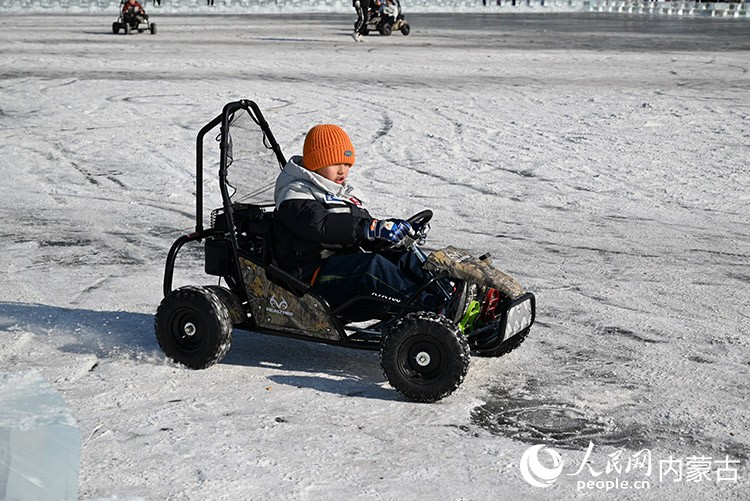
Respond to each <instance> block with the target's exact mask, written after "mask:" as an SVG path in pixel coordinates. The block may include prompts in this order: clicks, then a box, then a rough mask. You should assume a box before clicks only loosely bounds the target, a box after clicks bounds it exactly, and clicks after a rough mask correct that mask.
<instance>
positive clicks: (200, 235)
mask: <svg viewBox="0 0 750 501" xmlns="http://www.w3.org/2000/svg"><path fill="white" fill-rule="evenodd" d="M242 110H244V111H247V113H248V114H249V115H250V117H251V118H252V119H253V120H254V121H255V123H256V124H258V126H259V127H260V129H261V131H262V132H263V136H264V139H265V141H267V144H268V147H269V149H271V150H273V152H274V154H275V155H276V160H277V161H278V162H279V166H280V167H283V166H284V165H285V164H286V158H285V157H284V154H283V153H282V152H281V146H279V143H278V142H277V141H276V138H275V137H274V135H273V133H272V132H271V128H270V127H269V125H268V122H267V121H266V119H265V117H264V116H263V113H262V112H261V111H260V108H259V107H258V105H257V104H256V103H255V102H254V101H250V100H248V99H241V100H239V101H233V102H231V103H227V104H226V105H225V106H224V109H223V110H222V112H221V113H220V114H219V115H217V116H216V117H215V118H214V119H213V120H211V121H210V122H208V123H207V124H206V125H204V126H203V127H202V128H201V129H200V131H198V136H197V138H196V144H195V231H194V232H193V233H190V234H188V235H183V236H181V237H180V238H178V239H177V240H176V241H175V242H174V244H172V247H171V248H170V249H169V254H167V263H166V267H165V270H164V284H163V293H164V296H166V295H167V294H169V292H170V291H171V290H172V280H173V278H174V264H175V260H176V259H177V253H178V252H179V251H180V249H181V248H182V246H183V245H185V244H186V243H188V242H196V241H197V242H200V241H201V240H203V239H204V238H207V237H212V236H217V235H228V236H229V239H230V242H231V245H232V251H233V252H234V254H235V255H238V253H239V252H238V251H239V244H238V242H237V235H236V232H235V231H229V232H228V233H225V232H224V231H222V230H217V229H213V228H209V229H204V227H203V141H204V139H205V137H206V135H207V134H208V133H209V132H211V131H212V130H213V129H214V128H216V126H217V125H219V124H221V128H220V140H219V151H220V156H219V187H220V190H221V198H222V202H223V203H222V205H223V207H224V213H225V215H226V218H227V222H228V223H229V228H232V229H233V228H234V227H235V226H234V213H233V211H232V202H231V197H230V195H229V191H228V189H227V171H228V168H229V164H230V161H229V151H230V147H231V144H230V141H231V139H230V138H229V136H228V133H229V125H230V124H231V122H232V119H233V118H234V115H235V113H237V112H238V111H242ZM235 266H237V268H238V269H237V272H238V274H237V276H241V274H240V273H239V264H238V263H235ZM242 288H243V290H244V284H243V285H242ZM245 295H247V294H245Z"/></svg>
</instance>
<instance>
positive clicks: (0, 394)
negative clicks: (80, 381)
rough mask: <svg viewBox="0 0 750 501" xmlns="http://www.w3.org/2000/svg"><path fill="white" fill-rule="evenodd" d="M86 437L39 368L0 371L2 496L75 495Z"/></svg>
mask: <svg viewBox="0 0 750 501" xmlns="http://www.w3.org/2000/svg"><path fill="white" fill-rule="evenodd" d="M80 458H81V435H80V432H79V430H78V426H77V424H76V420H75V418H74V417H73V415H72V413H71V411H70V409H69V408H68V406H67V404H66V403H65V400H64V399H63V398H62V396H61V395H60V394H59V393H57V392H56V391H55V390H54V389H53V388H52V387H50V385H49V384H48V383H47V382H46V381H45V380H44V378H42V376H41V375H40V374H39V373H38V372H36V371H28V372H22V373H0V499H4V500H7V501H12V500H21V501H23V500H32V499H33V500H39V501H43V500H49V501H60V500H67V499H76V498H77V493H78V467H79V464H80Z"/></svg>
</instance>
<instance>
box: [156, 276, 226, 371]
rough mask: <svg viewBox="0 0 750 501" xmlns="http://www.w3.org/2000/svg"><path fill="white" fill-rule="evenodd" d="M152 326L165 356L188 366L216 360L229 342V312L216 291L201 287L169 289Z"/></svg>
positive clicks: (220, 356) (211, 363)
mask: <svg viewBox="0 0 750 501" xmlns="http://www.w3.org/2000/svg"><path fill="white" fill-rule="evenodd" d="M154 328H155V330H156V339H157V341H158V342H159V346H160V347H161V349H162V350H163V351H164V353H165V354H166V355H167V357H169V358H171V359H172V360H174V361H175V362H178V363H181V364H183V365H185V366H187V367H189V368H191V369H205V368H207V367H210V366H212V365H214V364H216V363H218V362H219V361H220V360H221V359H222V358H224V355H226V354H227V352H228V351H229V347H230V346H231V343H232V322H231V320H230V316H229V311H228V309H227V307H226V305H225V304H224V303H223V301H222V300H221V298H220V297H219V296H218V294H216V292H215V291H213V290H211V289H208V288H205V287H198V286H186V287H180V288H179V289H176V290H173V291H172V292H170V293H169V294H168V295H167V296H166V297H165V298H164V299H163V300H162V301H161V304H160V305H159V308H158V309H157V310H156V317H155V319H154Z"/></svg>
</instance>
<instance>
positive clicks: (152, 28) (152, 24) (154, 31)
mask: <svg viewBox="0 0 750 501" xmlns="http://www.w3.org/2000/svg"><path fill="white" fill-rule="evenodd" d="M148 29H149V31H150V32H151V34H152V35H156V23H151V24H149V25H148Z"/></svg>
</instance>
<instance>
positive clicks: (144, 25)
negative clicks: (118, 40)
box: [112, 9, 156, 35]
mask: <svg viewBox="0 0 750 501" xmlns="http://www.w3.org/2000/svg"><path fill="white" fill-rule="evenodd" d="M120 30H122V32H123V33H125V34H126V35H129V34H130V33H132V32H134V31H137V32H138V33H143V32H144V31H146V30H149V31H150V32H151V34H152V35H155V34H156V23H149V22H148V14H145V13H143V14H139V13H137V12H135V11H134V10H133V9H131V10H130V11H129V12H121V13H120V17H118V18H117V21H115V22H113V23H112V33H114V34H115V35H117V34H118V33H120Z"/></svg>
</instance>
